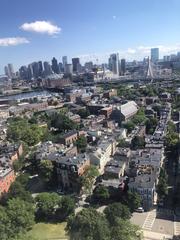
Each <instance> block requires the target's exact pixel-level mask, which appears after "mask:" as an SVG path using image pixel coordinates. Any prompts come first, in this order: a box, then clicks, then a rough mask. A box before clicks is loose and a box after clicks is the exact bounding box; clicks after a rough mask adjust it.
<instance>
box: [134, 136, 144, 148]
mask: <svg viewBox="0 0 180 240" xmlns="http://www.w3.org/2000/svg"><path fill="white" fill-rule="evenodd" d="M144 146H145V139H144V137H141V136H135V137H134V138H133V139H132V141H131V148H132V149H133V150H136V149H138V148H144Z"/></svg>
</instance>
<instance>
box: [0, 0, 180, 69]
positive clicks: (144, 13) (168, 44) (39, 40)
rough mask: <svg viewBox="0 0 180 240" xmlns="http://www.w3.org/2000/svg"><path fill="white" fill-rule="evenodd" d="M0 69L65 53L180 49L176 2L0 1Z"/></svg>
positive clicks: (101, 55)
mask: <svg viewBox="0 0 180 240" xmlns="http://www.w3.org/2000/svg"><path fill="white" fill-rule="evenodd" d="M0 9H1V14H0V73H3V68H4V65H6V64H7V63H13V64H14V66H15V69H17V68H18V67H19V66H20V65H26V64H28V63H30V62H33V61H38V60H43V61H44V60H48V61H50V60H51V59H52V57H53V56H55V57H56V58H57V59H58V60H59V61H60V60H61V57H62V56H63V55H67V56H68V60H69V62H70V61H71V57H75V56H80V57H81V62H82V63H84V62H85V61H87V60H95V59H98V61H99V62H102V61H106V60H107V58H108V55H109V54H110V53H112V52H119V53H120V57H126V58H127V59H129V60H132V59H141V58H142V57H144V56H148V55H149V49H150V48H151V47H155V46H159V47H160V54H161V55H166V54H170V53H176V52H177V51H180V31H179V26H180V14H179V13H180V0H0Z"/></svg>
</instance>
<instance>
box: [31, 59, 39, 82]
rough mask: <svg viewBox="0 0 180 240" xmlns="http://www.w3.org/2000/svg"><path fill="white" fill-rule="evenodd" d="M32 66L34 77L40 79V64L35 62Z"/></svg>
mask: <svg viewBox="0 0 180 240" xmlns="http://www.w3.org/2000/svg"><path fill="white" fill-rule="evenodd" d="M31 65H32V70H33V77H34V78H38V77H39V63H38V62H33V63H32V64H31Z"/></svg>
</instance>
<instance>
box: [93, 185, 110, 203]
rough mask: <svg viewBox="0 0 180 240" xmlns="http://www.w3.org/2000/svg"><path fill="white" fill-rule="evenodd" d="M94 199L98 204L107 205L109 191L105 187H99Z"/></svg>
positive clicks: (96, 189) (95, 191)
mask: <svg viewBox="0 0 180 240" xmlns="http://www.w3.org/2000/svg"><path fill="white" fill-rule="evenodd" d="M93 198H94V199H95V200H96V201H98V202H101V203H105V202H106V201H107V200H108V199H109V198H110V194H109V191H108V189H107V188H106V187H104V186H97V187H96V188H95V190H94V193H93Z"/></svg>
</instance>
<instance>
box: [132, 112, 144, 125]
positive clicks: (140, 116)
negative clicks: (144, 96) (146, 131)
mask: <svg viewBox="0 0 180 240" xmlns="http://www.w3.org/2000/svg"><path fill="white" fill-rule="evenodd" d="M146 119H147V118H146V116H145V113H144V109H143V108H140V109H139V110H138V112H137V114H136V115H135V116H134V117H133V119H132V122H133V123H134V124H135V125H137V124H142V123H144V122H145V121H146Z"/></svg>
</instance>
